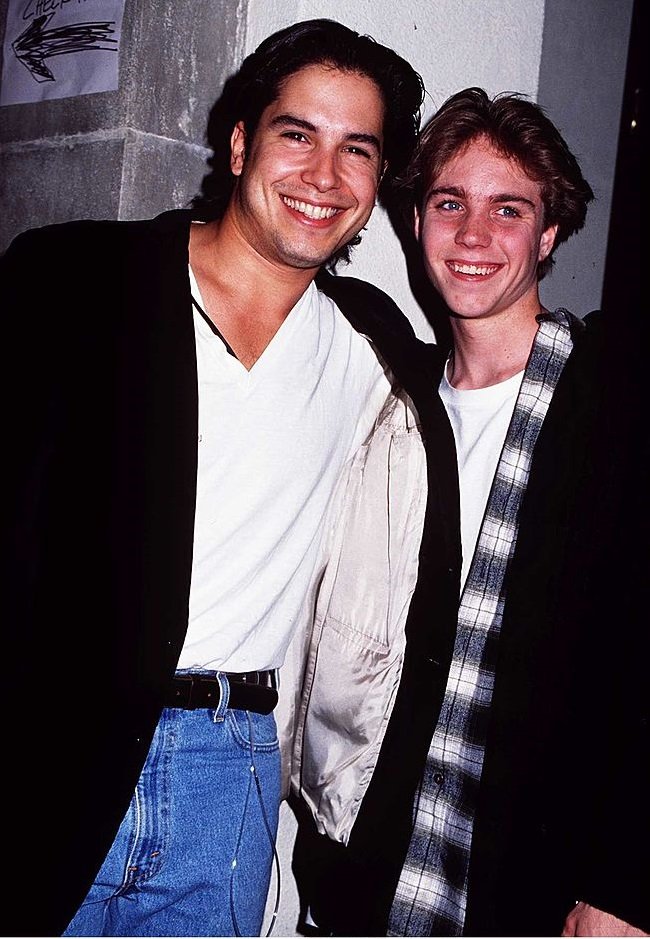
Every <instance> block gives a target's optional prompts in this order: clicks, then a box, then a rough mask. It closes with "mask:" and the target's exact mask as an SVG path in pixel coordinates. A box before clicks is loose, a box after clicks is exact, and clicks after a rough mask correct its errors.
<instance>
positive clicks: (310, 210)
mask: <svg viewBox="0 0 650 939" xmlns="http://www.w3.org/2000/svg"><path fill="white" fill-rule="evenodd" d="M282 201H283V202H284V204H285V205H288V206H289V208H290V209H295V211H296V212H301V213H302V214H303V215H306V216H307V218H313V219H316V220H318V219H321V218H331V217H332V216H333V215H336V213H337V212H338V209H333V208H327V206H324V205H312V204H311V203H310V202H298V201H297V200H296V199H290V198H289V197H288V196H282Z"/></svg>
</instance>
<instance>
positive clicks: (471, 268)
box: [449, 262, 497, 275]
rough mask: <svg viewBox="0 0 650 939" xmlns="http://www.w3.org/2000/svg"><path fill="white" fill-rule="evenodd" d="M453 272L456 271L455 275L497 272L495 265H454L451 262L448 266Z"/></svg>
mask: <svg viewBox="0 0 650 939" xmlns="http://www.w3.org/2000/svg"><path fill="white" fill-rule="evenodd" d="M449 266H450V267H451V269H452V270H453V271H456V273H457V274H481V275H485V274H493V273H494V271H496V270H497V265H495V264H491V265H482V266H479V265H478V264H456V263H455V262H451V263H450V265H449Z"/></svg>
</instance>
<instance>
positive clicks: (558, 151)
mask: <svg viewBox="0 0 650 939" xmlns="http://www.w3.org/2000/svg"><path fill="white" fill-rule="evenodd" d="M477 137H484V138H487V140H489V141H490V143H491V144H492V145H493V146H494V147H495V148H496V149H497V150H498V151H499V152H500V153H502V154H503V155H504V156H505V157H508V158H510V159H514V160H516V161H517V163H518V164H519V165H520V166H521V168H522V169H523V171H524V172H525V173H526V175H527V176H528V177H530V179H533V180H535V182H538V183H539V184H540V185H541V197H542V202H543V204H544V224H545V226H546V227H548V226H550V225H557V226H558V231H557V237H556V239H555V244H554V246H553V251H552V252H551V254H549V256H548V257H547V258H546V259H545V260H544V261H542V262H541V263H540V265H539V267H538V271H537V273H538V277H539V278H540V279H541V278H542V277H544V275H545V274H547V273H548V271H549V270H550V269H551V266H552V264H553V253H554V252H555V249H556V248H557V246H558V245H560V244H562V242H563V241H566V240H567V239H568V238H570V237H571V235H573V234H575V232H577V231H580V229H581V228H582V226H583V225H584V223H585V218H586V215H587V205H588V203H589V202H590V201H591V200H592V199H593V197H594V194H593V192H592V189H591V186H590V185H589V183H588V182H587V181H586V179H585V178H584V176H583V175H582V171H581V169H580V166H579V165H578V161H577V160H576V158H575V157H574V156H573V154H572V153H571V151H570V150H569V147H568V146H567V143H566V141H565V140H564V138H563V137H562V135H561V134H560V132H559V131H558V129H557V127H556V126H555V125H554V124H553V122H552V121H550V120H549V118H548V117H547V116H546V114H545V112H544V110H543V108H541V107H540V106H539V105H538V104H534V103H533V102H531V101H527V100H526V99H525V98H524V97H523V96H522V95H520V94H516V93H510V94H508V93H505V92H504V93H501V94H498V95H496V96H495V97H494V98H489V97H488V95H487V94H486V92H485V91H484V90H483V89H482V88H465V89H464V90H463V91H459V92H457V93H456V94H454V95H452V96H451V97H450V98H448V99H447V100H446V101H445V103H444V104H443V105H442V107H441V108H440V109H439V110H438V111H437V112H436V114H435V115H434V116H433V117H432V118H431V119H430V120H429V121H428V122H427V124H426V126H425V128H424V130H423V131H422V134H421V135H420V138H419V141H418V145H417V147H416V150H415V153H414V155H413V157H412V159H411V161H410V163H409V166H408V168H407V170H406V173H405V174H404V175H403V177H402V178H401V180H400V183H399V189H400V192H401V193H403V194H407V198H406V200H405V201H406V205H405V206H404V208H405V209H406V211H407V212H408V215H409V218H410V219H412V211H413V208H414V207H416V208H418V209H421V208H422V207H423V204H424V200H425V199H426V196H427V192H428V190H429V187H430V186H431V185H432V183H433V181H434V180H435V179H437V177H438V176H439V174H440V172H441V171H442V168H443V167H444V166H445V164H446V163H447V162H448V161H449V160H450V159H451V158H452V157H453V156H455V154H456V153H458V151H459V150H462V149H463V148H464V147H466V146H468V145H469V144H470V143H471V141H473V140H475V139H476V138H477Z"/></svg>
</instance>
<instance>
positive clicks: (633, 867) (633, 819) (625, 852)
mask: <svg viewBox="0 0 650 939" xmlns="http://www.w3.org/2000/svg"><path fill="white" fill-rule="evenodd" d="M587 323H588V325H587V328H586V329H584V330H581V329H578V330H577V331H576V335H575V336H574V340H575V344H574V349H573V352H572V354H571V356H570V359H569V362H568V363H567V365H566V367H565V370H564V372H563V374H562V377H561V379H560V382H559V384H558V387H557V389H556V392H555V395H554V397H553V401H552V402H551V405H550V408H549V411H548V414H547V417H546V419H545V422H544V425H543V428H542V430H541V433H540V436H539V438H538V443H537V446H536V450H535V454H534V458H533V463H532V467H531V475H530V479H529V484H528V487H527V491H526V494H525V497H524V500H523V503H522V508H521V518H520V529H519V537H518V541H517V547H516V551H515V556H514V559H513V562H512V564H511V567H510V570H509V572H508V575H507V598H506V605H505V611H504V620H503V625H502V630H501V636H500V639H499V653H498V654H499V660H498V665H497V673H496V682H495V688H494V695H493V701H492V706H491V709H490V718H489V727H488V736H487V742H486V752H485V761H484V767H483V774H482V778H481V785H480V791H479V799H478V805H477V811H476V818H475V827H474V833H473V841H472V852H471V861H470V870H469V886H468V905H467V915H466V922H465V934H466V935H470V936H552V935H559V933H560V930H561V928H562V924H563V921H564V918H565V917H566V915H567V913H568V912H569V911H570V909H571V908H572V906H573V903H574V902H575V901H576V900H578V899H583V900H585V901H587V902H589V903H590V904H591V905H593V906H595V907H597V908H599V909H604V910H606V911H608V912H610V913H613V914H614V915H616V916H618V917H619V918H621V919H623V920H625V921H627V922H631V923H632V924H634V925H636V926H638V927H640V928H642V929H644V930H645V931H650V889H649V885H650V865H649V862H648V857H649V852H650V847H649V845H650V809H649V806H650V799H649V798H648V792H650V759H649V753H650V745H649V739H648V736H649V733H648V716H649V714H648V711H649V702H648V698H649V695H648V688H649V682H648V668H649V665H648V663H649V662H650V642H649V636H650V630H649V629H648V626H647V622H648V615H647V611H646V605H647V604H646V592H645V589H644V585H645V583H647V577H648V569H649V564H648V562H649V560H650V553H649V552H648V530H649V529H648V522H649V521H650V513H649V512H648V489H649V487H648V485H647V467H648V431H647V417H646V415H645V413H644V407H643V405H642V400H643V399H642V396H641V393H640V392H641V389H640V387H639V386H640V380H639V376H640V375H641V374H642V371H641V369H640V365H641V354H640V351H638V350H640V349H641V344H640V343H639V342H638V340H635V339H634V337H632V336H630V335H627V334H625V333H624V332H621V331H620V330H621V327H618V324H617V323H616V321H615V320H614V319H613V317H612V318H611V319H610V318H609V317H608V316H607V315H601V314H592V315H590V316H589V317H588V318H587ZM440 369H441V362H440V361H439V360H438V362H437V364H436V365H435V367H434V375H433V378H432V381H433V382H435V384H434V387H437V382H438V381H439V378H440V374H441V371H440ZM438 439H439V438H438V437H437V430H436V429H435V428H433V427H431V426H430V427H429V433H428V439H427V449H428V453H429V463H430V465H431V466H433V465H434V464H437V469H438V475H437V483H438V485H439V486H440V487H441V488H440V490H439V491H438V492H436V493H434V494H433V497H432V498H430V500H429V505H428V510H427V519H426V525H425V537H424V541H423V545H422V550H421V553H420V573H419V578H418V585H417V588H416V592H415V595H414V598H413V601H412V604H411V608H410V611H409V619H408V623H407V649H406V660H405V665H404V671H403V675H402V679H401V682H400V688H399V692H398V695H397V699H396V704H395V709H394V711H393V714H392V716H391V719H390V722H389V727H388V730H387V734H386V737H385V740H384V743H383V746H382V750H381V753H380V757H379V762H378V765H377V769H376V771H375V774H374V776H373V779H372V781H371V784H370V787H369V790H368V793H367V795H366V797H365V798H364V801H363V803H362V805H361V809H360V812H359V815H358V818H357V821H356V823H355V826H354V828H353V830H352V834H351V838H350V843H349V847H348V848H343V847H342V846H340V845H334V844H333V843H332V842H329V841H328V840H327V839H325V838H322V837H320V836H314V834H313V833H312V832H310V830H309V828H308V826H307V825H306V826H305V828H304V829H303V832H304V834H302V835H301V841H300V842H299V844H298V858H297V871H298V874H299V877H300V881H301V886H302V887H303V890H304V892H305V895H306V897H307V899H308V900H309V901H310V902H311V904H312V915H314V914H315V919H316V921H317V922H318V923H319V924H322V925H323V926H325V928H329V929H330V931H331V932H333V934H335V935H343V936H345V935H362V936H375V935H384V934H385V930H386V922H387V917H388V912H389V909H390V904H391V900H392V896H393V893H394V889H395V885H396V882H397V879H398V877H399V872H400V868H401V864H402V861H403V859H404V857H405V854H406V851H407V848H408V842H409V836H410V831H411V821H412V817H411V813H412V808H411V807H412V804H413V794H414V791H415V788H416V786H417V783H418V781H419V778H420V775H421V772H422V767H423V765H424V761H425V760H426V755H427V751H428V747H429V744H430V741H431V737H432V734H433V731H434V729H435V724H436V721H437V717H438V714H439V711H440V704H441V701H442V696H443V694H444V689H445V684H446V679H447V674H448V669H449V662H450V659H451V654H452V651H453V641H454V635H455V627H456V615H457V598H458V593H457V580H456V579H455V578H456V576H457V569H456V565H457V562H458V556H457V555H456V553H455V550H456V547H457V545H456V546H455V544H454V538H453V533H452V534H450V531H449V526H450V523H451V524H454V523H455V524H457V523H458V519H457V516H455V512H454V508H453V507H454V504H455V501H456V499H457V481H456V470H455V467H452V468H450V467H449V465H448V456H447V454H448V449H449V448H448V445H447V442H448V441H447V437H446V436H444V437H443V438H442V452H443V455H444V456H443V461H442V463H438V461H437V454H438V446H437V442H438ZM454 517H455V521H454ZM452 582H454V584H453V589H449V588H450V586H451V584H452ZM454 590H455V591H456V593H455V598H454V599H453V600H452V599H451V594H452V593H453V591H454ZM303 839H304V840H303ZM307 851H308V852H309V856H308V858H307V863H308V864H310V865H311V866H310V867H309V869H308V872H307V873H306V874H305V875H304V876H303V875H302V872H301V869H303V865H304V862H303V857H305V852H307ZM317 859H319V864H317V863H316V860H317Z"/></svg>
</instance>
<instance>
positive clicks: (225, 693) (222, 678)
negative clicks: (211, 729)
mask: <svg viewBox="0 0 650 939" xmlns="http://www.w3.org/2000/svg"><path fill="white" fill-rule="evenodd" d="M216 677H217V680H218V682H219V687H220V689H221V696H220V698H219V707H218V708H217V709H216V711H215V712H214V717H213V720H214V723H215V724H220V723H221V722H222V721H224V720H225V719H226V711H227V710H228V702H229V701H230V684H229V683H228V677H227V675H226V674H225V672H217V675H216Z"/></svg>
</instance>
